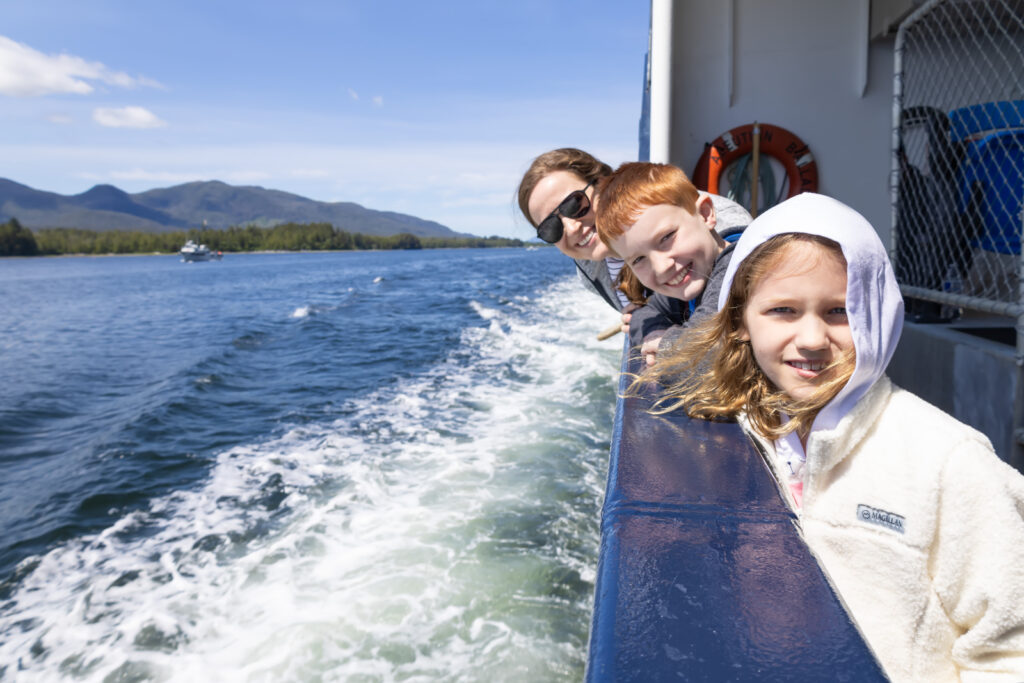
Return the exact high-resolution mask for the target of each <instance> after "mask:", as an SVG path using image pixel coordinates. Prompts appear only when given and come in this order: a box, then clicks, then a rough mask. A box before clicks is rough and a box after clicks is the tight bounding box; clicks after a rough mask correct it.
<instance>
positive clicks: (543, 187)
mask: <svg viewBox="0 0 1024 683" xmlns="http://www.w3.org/2000/svg"><path fill="white" fill-rule="evenodd" d="M586 186H587V181H586V180H584V179H583V178H581V177H580V176H578V175H576V174H575V173H573V172H571V171H553V172H551V173H549V174H547V175H546V176H544V177H543V178H541V180H540V182H538V183H537V186H536V187H535V188H534V189H533V192H531V193H530V198H529V200H528V208H529V210H530V218H532V219H533V222H534V223H535V224H540V222H541V221H543V220H544V219H545V218H547V217H548V216H550V215H551V214H552V212H554V210H555V209H557V208H558V206H559V205H560V204H561V203H562V202H563V201H565V198H566V197H568V196H569V195H570V194H571V193H572V192H575V191H576V190H582V189H583V188H584V187H586ZM587 194H588V196H589V197H590V199H591V207H590V210H589V211H587V213H585V214H583V215H582V216H580V217H579V218H567V217H565V216H562V217H561V221H562V228H563V230H564V233H563V234H562V238H561V239H560V240H558V241H557V242H555V246H556V247H558V250H559V251H560V252H562V253H563V254H565V255H566V256H568V257H570V258H577V259H583V260H586V261H600V260H601V259H603V258H605V257H607V256H609V255H610V254H609V253H608V247H606V246H605V244H604V242H602V241H601V240H600V239H599V238H598V236H597V228H596V227H595V225H594V207H593V200H594V188H593V186H591V187H590V189H589V190H587Z"/></svg>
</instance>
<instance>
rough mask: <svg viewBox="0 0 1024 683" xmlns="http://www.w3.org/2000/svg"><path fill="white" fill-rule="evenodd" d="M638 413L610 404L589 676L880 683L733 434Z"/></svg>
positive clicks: (782, 509)
mask: <svg viewBox="0 0 1024 683" xmlns="http://www.w3.org/2000/svg"><path fill="white" fill-rule="evenodd" d="M631 362H632V363H633V365H629V363H628V362H624V364H623V369H624V370H625V369H627V367H633V368H635V367H636V361H635V360H633V361H631ZM624 381H625V375H624V376H623V383H621V384H620V392H619V393H620V394H621V393H622V389H623V387H624ZM649 405H650V402H649V399H648V398H645V397H643V396H641V397H632V398H626V399H619V402H618V406H617V408H616V414H615V425H614V431H613V438H612V447H611V460H610V465H609V472H608V488H607V492H606V495H605V502H604V509H603V512H602V520H601V555H600V560H599V563H598V572H597V585H596V591H595V599H594V614H593V622H592V625H591V632H590V652H589V657H588V663H587V671H586V680H587V681H645V682H647V681H714V682H716V683H721V682H723V681H773V682H777V681H858V682H859V681H884V680H886V677H885V675H884V674H883V672H882V670H881V668H880V667H879V665H878V663H877V662H876V660H875V658H874V656H873V655H872V653H871V651H870V650H869V649H868V647H867V645H866V644H865V643H864V641H863V639H862V637H861V635H860V633H859V631H858V630H857V628H856V626H855V625H854V623H853V622H852V621H851V619H850V617H849V616H848V615H847V613H846V611H845V609H844V608H843V606H842V603H841V602H840V600H839V599H838V598H837V596H836V594H835V593H834V591H833V589H832V587H831V585H830V584H829V582H828V580H827V579H826V577H825V575H824V573H823V572H822V570H821V568H820V567H819V566H818V563H817V562H816V560H815V559H814V557H813V555H812V554H811V552H810V550H809V549H808V547H807V545H806V544H805V543H804V541H803V539H802V538H801V537H800V533H799V530H798V527H797V522H796V517H795V516H794V515H793V513H792V512H791V511H790V510H789V508H788V507H787V505H786V503H785V502H784V501H783V500H782V497H781V495H780V492H779V489H778V486H777V485H776V482H775V479H774V478H773V476H772V474H771V473H770V471H769V470H768V466H767V464H766V463H765V462H764V460H763V458H762V457H761V454H760V453H759V452H758V451H757V450H756V449H755V447H754V445H753V443H752V442H751V441H750V440H749V439H748V438H747V436H746V435H745V434H743V432H742V430H741V429H740V427H739V425H737V424H735V423H722V422H706V421H702V420H691V419H690V418H687V417H686V416H685V415H683V414H682V412H681V411H675V412H673V413H670V414H668V415H660V416H659V415H651V414H650V413H648V412H647V410H646V409H647V408H648V407H649Z"/></svg>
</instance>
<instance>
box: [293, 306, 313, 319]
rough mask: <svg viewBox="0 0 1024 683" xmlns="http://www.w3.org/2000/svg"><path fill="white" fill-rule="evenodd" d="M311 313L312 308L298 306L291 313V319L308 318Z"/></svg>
mask: <svg viewBox="0 0 1024 683" xmlns="http://www.w3.org/2000/svg"><path fill="white" fill-rule="evenodd" d="M312 312H313V308H312V307H311V306H299V307H298V308H296V309H295V310H294V311H292V317H293V318H308V317H309V314H310V313H312Z"/></svg>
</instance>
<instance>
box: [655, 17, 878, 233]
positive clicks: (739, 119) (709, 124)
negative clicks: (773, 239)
mask: <svg viewBox="0 0 1024 683" xmlns="http://www.w3.org/2000/svg"><path fill="white" fill-rule="evenodd" d="M673 13H674V17H673V25H674V26H673V60H672V70H673V95H672V105H671V106H672V115H671V120H672V126H671V137H670V150H671V160H672V162H673V163H675V164H677V165H679V166H680V167H681V168H683V169H685V170H686V171H687V172H688V173H690V172H692V171H693V168H694V165H695V164H696V162H697V159H698V157H699V156H700V154H701V152H702V151H703V149H704V144H705V143H706V142H710V141H711V140H713V139H715V138H716V137H717V136H718V135H720V134H721V133H723V132H725V131H727V130H729V129H730V128H733V127H735V126H740V125H744V124H748V123H753V122H754V121H755V120H756V121H760V122H764V123H771V124H774V125H778V126H782V127H783V128H787V129H789V130H790V131H792V132H793V133H794V134H795V135H797V136H798V137H799V138H801V139H802V140H803V141H804V142H805V143H807V145H808V146H809V147H810V149H811V152H812V153H813V154H814V156H815V159H816V160H817V163H818V178H819V183H818V191H819V192H822V193H824V194H828V195H831V196H833V197H836V198H837V199H839V200H841V201H843V202H846V203H847V204H849V205H851V206H853V207H854V208H855V209H857V210H858V211H860V212H861V213H863V214H864V215H865V216H866V217H867V218H868V220H869V221H871V224H872V225H874V226H875V228H876V229H877V230H878V231H879V234H880V235H881V237H882V239H883V241H885V242H886V244H888V243H889V239H890V233H891V226H890V223H891V213H890V212H891V209H890V194H889V173H890V167H891V157H890V144H891V127H892V90H893V88H892V71H893V43H894V39H893V37H891V36H890V37H885V38H881V39H877V40H875V41H874V42H872V43H871V44H870V49H869V50H868V53H867V54H868V55H869V66H868V71H867V75H868V77H867V87H866V90H865V91H864V93H863V96H862V95H861V89H860V88H861V82H862V77H861V76H859V74H862V73H863V72H862V69H863V55H864V50H863V42H864V41H866V40H867V39H868V31H869V27H868V26H867V25H863V24H864V23H865V22H864V19H863V17H864V12H863V6H862V5H861V2H860V1H859V0H858V1H854V0H844V1H843V2H835V1H832V2H823V1H822V0H735V14H734V18H735V19H734V23H735V33H734V36H733V45H734V56H733V60H732V62H733V65H734V66H733V70H734V80H733V86H732V87H733V97H732V102H731V103H730V99H729V73H728V64H729V63H730V59H729V55H728V54H727V46H728V44H729V39H728V38H729V35H728V34H729V31H730V27H729V26H728V16H729V0H717V1H716V2H708V1H707V0H676V2H675V5H674V10H673Z"/></svg>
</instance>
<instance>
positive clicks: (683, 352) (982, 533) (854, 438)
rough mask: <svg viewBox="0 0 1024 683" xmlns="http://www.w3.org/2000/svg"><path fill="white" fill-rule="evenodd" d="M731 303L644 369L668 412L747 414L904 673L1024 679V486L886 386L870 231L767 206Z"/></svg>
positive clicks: (822, 215)
mask: <svg viewBox="0 0 1024 683" xmlns="http://www.w3.org/2000/svg"><path fill="white" fill-rule="evenodd" d="M719 309H720V310H719V313H718V314H717V315H716V316H715V317H714V318H711V319H710V320H708V321H707V323H706V324H705V325H703V326H701V327H699V328H698V329H696V330H694V332H693V333H692V335H690V337H689V340H688V343H686V344H682V345H680V346H679V347H678V351H677V353H676V355H674V356H671V357H668V358H665V359H662V361H661V362H660V364H659V366H656V368H655V370H654V372H653V373H649V375H648V377H649V376H650V375H653V376H654V377H656V378H658V379H660V380H661V381H662V382H663V383H665V384H666V390H665V394H664V395H663V396H662V398H661V400H660V401H659V402H658V406H659V408H660V409H661V410H671V409H673V408H676V407H684V408H685V409H686V410H687V412H688V413H689V414H690V415H692V416H694V417H703V418H722V417H738V418H739V420H740V422H741V423H742V424H743V426H744V428H745V429H746V430H747V431H748V432H749V433H750V434H751V435H752V436H753V437H754V438H755V441H756V442H758V443H759V445H760V446H761V448H762V451H763V452H764V453H765V454H766V456H767V458H766V459H767V460H768V462H769V463H770V465H771V467H772V469H773V470H774V472H775V475H776V477H777V478H778V480H779V482H780V485H781V489H782V491H783V493H784V495H785V496H786V497H787V499H788V501H789V503H790V505H791V506H792V507H793V509H794V511H795V512H796V514H797V516H798V518H799V522H800V528H801V530H802V533H803V537H804V539H805V540H806V542H807V544H808V546H809V547H810V549H811V550H812V551H813V552H814V554H815V555H816V556H817V558H818V560H819V562H820V563H821V565H822V568H823V569H824V570H825V572H826V574H827V575H828V576H829V577H830V580H831V581H832V582H833V584H834V585H835V587H836V589H837V592H838V593H839V595H840V596H841V598H842V600H843V601H844V602H845V604H846V606H847V608H848V610H849V612H850V614H851V615H852V617H853V618H854V620H855V621H856V622H857V624H858V625H859V627H860V628H861V630H862V632H863V634H864V636H865V639H866V640H867V642H868V644H869V645H870V647H871V648H872V649H873V650H874V652H875V654H876V655H877V656H878V659H879V661H880V662H881V663H882V665H883V667H884V668H885V670H886V673H887V674H888V675H889V676H890V678H891V679H892V680H893V681H914V682H916V681H928V682H935V681H960V680H963V681H1015V682H1019V681H1024V477H1022V476H1021V475H1020V474H1019V473H1018V472H1017V471H1016V470H1014V469H1013V468H1011V467H1009V466H1008V465H1006V464H1005V463H1003V462H1002V461H1001V460H999V458H998V457H997V456H996V455H995V453H994V452H993V450H992V446H991V444H990V443H989V441H988V439H987V438H986V437H985V436H984V435H982V434H981V433H979V432H977V431H975V430H974V429H972V428H970V427H968V426H967V425H964V424H962V423H960V422H958V421H957V420H955V419H954V418H953V417H951V416H949V415H947V414H946V413H944V412H942V411H941V410H939V409H938V408H935V407H934V406H932V405H930V404H928V403H926V402H925V401H923V400H921V399H920V398H918V397H917V396H915V395H913V394H911V393H910V392H907V391H905V390H903V389H900V388H899V387H896V386H894V385H893V384H892V383H891V382H890V381H889V379H888V378H887V377H886V376H885V374H884V371H885V367H886V365H887V364H888V362H889V359H890V358H891V357H892V353H893V351H894V350H895V347H896V343H897V341H898V340H899V336H900V332H901V330H902V325H903V300H902V298H901V297H900V293H899V288H898V286H897V284H896V279H895V277H894V275H893V272H892V268H891V266H890V264H889V260H888V257H887V256H886V253H885V249H884V248H883V246H882V244H881V242H880V241H879V239H878V236H877V235H876V233H875V231H874V230H873V229H872V228H871V226H870V224H868V222H867V221H866V220H865V219H864V218H863V217H862V216H861V215H860V214H858V213H857V212H856V211H854V210H853V209H851V208H849V207H847V206H845V205H844V204H842V203H840V202H838V201H836V200H834V199H830V198H828V197H825V196H822V195H815V194H801V195H798V196H796V197H794V198H792V199H790V200H788V201H786V202H783V203H782V204H780V205H778V206H777V207H775V208H773V209H771V210H769V211H767V212H765V213H764V214H762V215H761V216H760V217H758V218H757V219H756V220H754V222H753V223H751V224H750V226H749V227H748V228H747V230H746V231H745V232H744V234H743V237H742V238H741V239H740V241H739V242H738V243H737V245H736V250H735V253H734V255H733V258H732V262H731V263H730V265H729V270H728V271H727V273H726V276H725V281H724V283H723V286H722V294H721V298H720V301H719ZM709 366H710V367H709ZM697 367H700V368H701V369H702V371H700V372H694V368H697ZM681 370H689V372H688V373H687V372H684V373H683V374H682V376H683V379H681V380H675V381H672V382H670V381H668V378H670V377H678V376H679V375H680V371H681Z"/></svg>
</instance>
